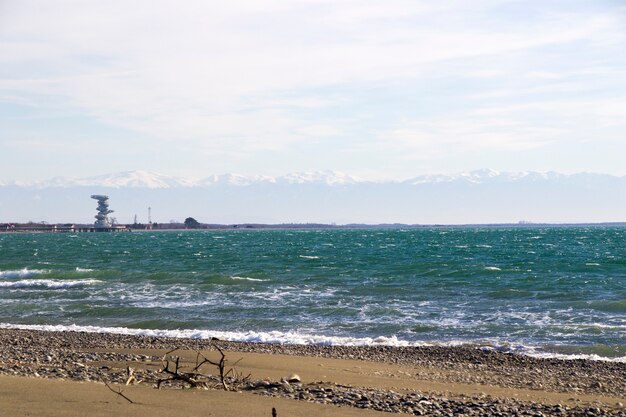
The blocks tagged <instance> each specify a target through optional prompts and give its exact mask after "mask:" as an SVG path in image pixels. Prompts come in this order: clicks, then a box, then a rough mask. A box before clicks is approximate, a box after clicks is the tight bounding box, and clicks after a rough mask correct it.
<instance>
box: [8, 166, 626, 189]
mask: <svg viewBox="0 0 626 417" xmlns="http://www.w3.org/2000/svg"><path fill="white" fill-rule="evenodd" d="M568 178H570V179H571V178H579V179H584V178H595V179H598V178H604V179H613V180H624V179H625V178H626V177H617V176H613V175H609V174H595V173H578V174H569V175H568V174H560V173H557V172H553V171H550V172H536V171H524V172H516V173H511V172H499V171H495V170H492V169H480V170H474V171H468V172H461V173H458V174H434V175H419V176H416V177H413V178H410V179H406V180H388V181H371V180H365V179H362V178H359V177H356V176H352V175H349V174H346V173H343V172H339V171H313V172H297V173H290V174H286V175H282V176H277V177H271V176H265V175H255V176H245V175H238V174H230V173H229V174H221V175H211V176H208V177H206V178H202V179H195V178H183V177H176V176H168V175H163V174H159V173H155V172H150V171H142V170H135V171H125V172H118V173H112V174H105V175H98V176H92V177H85V178H67V177H54V178H51V179H48V180H42V181H30V182H19V181H9V182H1V181H0V187H2V186H9V185H12V186H19V187H36V188H50V187H59V188H68V187H81V186H82V187H106V188H151V189H166V188H177V187H210V186H215V185H230V186H250V185H255V184H323V185H328V186H336V185H355V184H366V183H370V184H385V183H389V184H409V185H423V184H437V183H453V182H466V183H470V184H485V183H489V182H499V183H502V182H517V181H529V182H535V181H551V180H564V179H568Z"/></svg>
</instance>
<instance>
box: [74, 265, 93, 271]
mask: <svg viewBox="0 0 626 417" xmlns="http://www.w3.org/2000/svg"><path fill="white" fill-rule="evenodd" d="M76 272H93V269H91V268H81V267H79V266H77V267H76Z"/></svg>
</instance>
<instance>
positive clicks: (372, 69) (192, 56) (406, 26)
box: [0, 0, 626, 180]
mask: <svg viewBox="0 0 626 417" xmlns="http://www.w3.org/2000/svg"><path fill="white" fill-rule="evenodd" d="M625 132H626V3H624V1H623V0H615V1H611V0H588V1H577V0H562V1H558V0H556V1H551V0H538V1H532V0H524V1H513V0H511V1H507V0H476V1H468V0H459V1H454V0H453V1H431V0H427V1H419V0H407V1H404V0H386V1H380V0H376V1H369V0H359V1H356V0H354V1H353V0H329V1H326V0H302V1H282V0H263V1H259V0H228V1H190V0H187V1H184V2H175V1H154V0H151V1H136V0H134V1H111V0H107V1H101V0H99V1H84V0H81V1H78V0H76V1H70V0H67V1H65V0H58V1H57V0H41V1H29V0H0V156H1V158H2V162H1V163H0V180H13V179H17V180H28V179H41V178H49V177H53V176H57V175H62V176H73V177H80V176H89V175H96V174H103V173H109V172H117V171H126V170H134V169H144V170H151V171H156V172H160V173H163V174H167V175H180V176H192V177H204V176H208V175H210V174H214V173H225V172H234V173H240V174H264V175H279V174H284V173H288V172H297V171H311V170H328V169H331V170H339V171H344V172H348V173H350V174H353V175H357V176H362V177H365V178H409V177H411V176H415V175H418V174H424V173H447V172H458V171H464V170H471V169H477V168H487V167H488V168H493V169H497V170H501V171H522V170H541V171H545V170H556V171H560V172H564V173H571V172H578V171H593V172H603V173H611V174H617V175H626V163H624V158H625V155H626V133H625Z"/></svg>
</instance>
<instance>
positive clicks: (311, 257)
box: [300, 255, 320, 259]
mask: <svg viewBox="0 0 626 417" xmlns="http://www.w3.org/2000/svg"><path fill="white" fill-rule="evenodd" d="M300 257H301V258H304V259H319V258H320V257H319V256H310V255H300Z"/></svg>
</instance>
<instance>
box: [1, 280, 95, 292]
mask: <svg viewBox="0 0 626 417" xmlns="http://www.w3.org/2000/svg"><path fill="white" fill-rule="evenodd" d="M99 282H100V281H99V280H97V279H78V280H58V279H22V280H19V281H3V282H0V288H46V289H53V290H58V289H65V288H76V287H84V286H87V285H94V284H97V283H99Z"/></svg>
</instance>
